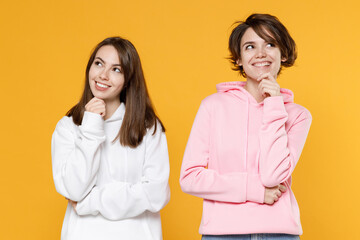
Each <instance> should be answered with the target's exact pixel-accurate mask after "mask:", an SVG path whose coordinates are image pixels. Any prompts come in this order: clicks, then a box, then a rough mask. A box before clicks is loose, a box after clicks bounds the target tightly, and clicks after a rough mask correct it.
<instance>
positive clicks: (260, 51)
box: [256, 47, 266, 58]
mask: <svg viewBox="0 0 360 240" xmlns="http://www.w3.org/2000/svg"><path fill="white" fill-rule="evenodd" d="M256 57H257V58H264V57H266V49H265V48H263V47H259V48H257V52H256Z"/></svg>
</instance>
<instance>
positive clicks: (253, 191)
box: [180, 82, 312, 235]
mask: <svg viewBox="0 0 360 240" xmlns="http://www.w3.org/2000/svg"><path fill="white" fill-rule="evenodd" d="M244 85H245V82H227V83H221V84H218V85H217V90H218V93H215V94H213V95H211V96H209V97H207V98H205V99H204V100H203V101H202V103H201V105H200V109H199V111H198V113H197V115H196V118H195V121H194V124H193V127H192V130H191V133H190V137H189V141H188V143H187V147H186V150H185V155H184V159H183V163H182V167H181V174H180V185H181V188H182V190H183V191H184V192H186V193H189V194H191V195H194V196H198V197H201V198H204V203H203V215H202V220H201V225H200V230H199V232H200V234H212V235H218V234H249V233H287V234H295V235H301V234H302V228H301V223H300V214H299V207H298V204H297V202H296V199H295V196H294V194H293V192H292V191H291V174H292V172H293V171H294V169H295V166H296V163H297V162H298V160H299V157H300V154H301V151H302V149H303V146H304V144H305V140H306V137H307V134H308V131H309V128H310V124H311V119H312V118H311V114H310V112H309V111H308V110H307V109H305V108H304V107H302V106H300V105H297V104H295V103H293V93H292V92H291V91H290V90H287V89H281V94H282V96H277V97H268V98H266V99H265V100H264V101H263V102H261V103H257V102H256V100H255V99H254V97H253V96H252V95H251V94H250V93H249V92H247V91H246V90H245V89H244V88H243V86H244ZM280 183H283V184H285V185H286V187H287V191H286V192H285V193H283V194H282V196H281V197H280V199H279V200H278V201H277V202H275V203H274V204H273V205H267V204H264V194H265V187H273V186H276V185H278V184H280Z"/></svg>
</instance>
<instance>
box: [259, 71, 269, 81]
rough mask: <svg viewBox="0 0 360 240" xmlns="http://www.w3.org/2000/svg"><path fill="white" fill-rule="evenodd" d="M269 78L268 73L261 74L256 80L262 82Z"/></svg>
mask: <svg viewBox="0 0 360 240" xmlns="http://www.w3.org/2000/svg"><path fill="white" fill-rule="evenodd" d="M269 76H270V73H269V72H266V73H261V74H260V75H259V76H258V78H257V79H256V80H258V81H261V80H263V79H265V78H268V77H269Z"/></svg>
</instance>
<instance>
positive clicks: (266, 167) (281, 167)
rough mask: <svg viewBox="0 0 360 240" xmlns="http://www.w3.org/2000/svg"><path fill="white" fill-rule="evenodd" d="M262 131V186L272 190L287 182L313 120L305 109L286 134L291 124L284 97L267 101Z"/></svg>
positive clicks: (260, 167) (265, 101)
mask: <svg viewBox="0 0 360 240" xmlns="http://www.w3.org/2000/svg"><path fill="white" fill-rule="evenodd" d="M263 111H264V112H263V120H262V126H261V129H260V161H259V169H260V176H261V180H262V183H263V184H264V185H265V186H266V187H273V186H276V185H278V184H280V183H282V182H285V181H286V180H287V179H288V178H289V177H290V176H291V174H292V172H293V171H294V169H295V166H296V164H297V162H298V160H299V158H300V155H301V152H302V149H303V147H304V144H305V141H306V137H307V135H308V132H309V129H310V125H311V121H312V117H311V114H310V112H309V111H308V110H306V109H305V108H304V109H303V110H302V111H301V112H300V113H299V114H298V116H297V117H296V119H295V121H294V122H293V123H292V125H291V126H290V127H289V130H288V131H286V129H285V123H286V121H287V120H288V113H287V112H286V109H285V106H284V101H283V97H282V96H278V97H269V98H266V99H265V100H264V110H263Z"/></svg>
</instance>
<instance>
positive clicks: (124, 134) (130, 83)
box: [66, 37, 165, 148]
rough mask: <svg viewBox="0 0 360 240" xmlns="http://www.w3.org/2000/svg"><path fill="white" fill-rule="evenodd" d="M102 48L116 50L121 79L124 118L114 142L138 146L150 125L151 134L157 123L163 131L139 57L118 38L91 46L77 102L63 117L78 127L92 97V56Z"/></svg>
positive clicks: (120, 96) (129, 44)
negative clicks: (122, 83)
mask: <svg viewBox="0 0 360 240" xmlns="http://www.w3.org/2000/svg"><path fill="white" fill-rule="evenodd" d="M105 45H111V46H113V47H114V48H115V49H116V50H117V52H118V55H119V60H120V64H121V69H122V71H123V73H124V78H125V82H124V86H123V89H122V90H121V92H120V95H119V98H120V102H123V103H124V104H125V116H124V119H123V122H122V125H121V128H120V129H119V133H118V135H117V136H116V138H115V139H114V141H116V140H117V139H119V140H120V143H121V144H122V145H123V146H129V147H132V148H135V147H137V146H138V145H139V144H140V143H141V141H142V139H143V137H144V135H145V134H146V131H147V129H149V128H152V127H153V126H154V131H153V134H155V132H156V130H157V124H156V122H157V121H158V122H159V123H160V125H161V128H162V129H161V130H162V131H163V132H165V127H164V125H163V124H162V122H161V121H160V119H159V118H158V117H157V116H156V114H155V111H154V108H153V106H152V103H151V100H150V97H149V93H148V90H147V87H146V83H145V77H144V73H143V70H142V67H141V62H140V57H139V54H138V53H137V51H136V49H135V47H134V45H133V44H132V43H131V42H130V41H129V40H126V39H123V38H121V37H110V38H106V39H104V40H103V41H102V42H100V43H99V44H98V45H97V46H96V47H95V49H94V50H93V52H92V54H91V56H90V59H89V61H88V64H87V67H86V73H85V87H84V91H83V94H82V96H81V99H80V101H79V102H78V103H77V104H76V105H75V106H73V107H72V108H71V109H70V110H69V111H68V112H67V113H66V115H67V116H69V117H70V116H72V118H73V122H74V123H75V124H76V125H81V122H82V118H83V116H84V111H85V105H86V104H87V103H88V102H89V101H90V100H91V99H92V98H93V97H94V95H93V94H92V92H91V89H90V85H89V71H90V68H91V65H92V64H93V62H94V59H95V56H96V53H97V52H98V50H99V49H100V48H101V47H103V46H105Z"/></svg>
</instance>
